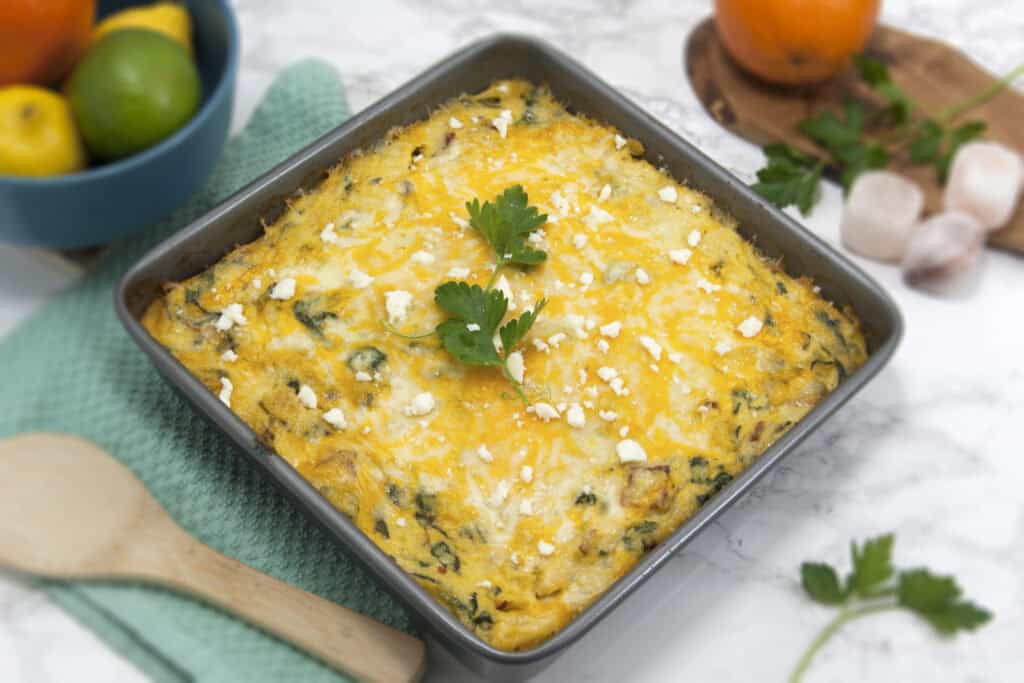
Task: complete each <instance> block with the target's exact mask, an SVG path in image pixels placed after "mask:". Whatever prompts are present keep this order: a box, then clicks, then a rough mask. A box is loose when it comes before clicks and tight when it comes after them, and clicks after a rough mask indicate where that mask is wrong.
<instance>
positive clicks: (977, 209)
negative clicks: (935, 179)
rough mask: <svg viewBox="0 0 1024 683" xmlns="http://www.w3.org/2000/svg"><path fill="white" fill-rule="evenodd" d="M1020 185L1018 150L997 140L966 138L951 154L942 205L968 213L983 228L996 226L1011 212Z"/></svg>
mask: <svg viewBox="0 0 1024 683" xmlns="http://www.w3.org/2000/svg"><path fill="white" fill-rule="evenodd" d="M1022 185H1024V161H1022V160H1021V157H1020V154H1018V153H1017V152H1016V151H1014V150H1012V149H1010V148H1009V147H1007V146H1005V145H1001V144H999V143H998V142H970V143H968V144H966V145H964V146H963V147H961V148H960V150H959V151H958V152H957V153H956V156H955V157H954V158H953V165H952V167H951V169H950V172H949V181H948V182H947V183H946V190H945V193H944V194H943V198H942V199H943V205H944V206H945V208H946V210H947V211H964V212H966V213H969V214H971V215H972V216H974V217H975V218H976V219H977V220H978V222H979V223H981V225H982V227H984V228H985V229H986V230H998V229H999V228H1001V227H1003V226H1004V225H1006V222H1007V221H1009V220H1010V216H1012V215H1013V211H1014V209H1015V208H1016V207H1017V200H1018V199H1019V198H1020V192H1021V186H1022Z"/></svg>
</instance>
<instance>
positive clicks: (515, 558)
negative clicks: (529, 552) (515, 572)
mask: <svg viewBox="0 0 1024 683" xmlns="http://www.w3.org/2000/svg"><path fill="white" fill-rule="evenodd" d="M509 559H511V560H512V564H515V565H518V564H519V553H512V555H510V556H509Z"/></svg>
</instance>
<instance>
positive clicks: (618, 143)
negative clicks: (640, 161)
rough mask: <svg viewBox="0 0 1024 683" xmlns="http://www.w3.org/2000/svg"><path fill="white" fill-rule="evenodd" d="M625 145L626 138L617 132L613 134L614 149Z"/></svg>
mask: <svg viewBox="0 0 1024 683" xmlns="http://www.w3.org/2000/svg"><path fill="white" fill-rule="evenodd" d="M625 146H626V138H624V137H622V136H621V135H619V134H618V133H616V134H615V149H622V148H623V147H625Z"/></svg>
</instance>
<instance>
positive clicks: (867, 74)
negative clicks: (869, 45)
mask: <svg viewBox="0 0 1024 683" xmlns="http://www.w3.org/2000/svg"><path fill="white" fill-rule="evenodd" d="M853 63H854V65H855V66H856V67H857V71H858V73H859V74H860V77H861V80H863V81H864V82H865V83H867V84H868V85H869V86H871V87H872V88H874V89H875V90H876V91H877V92H878V94H880V95H882V96H883V97H884V98H885V99H887V100H888V101H889V104H888V106H887V107H886V108H885V109H883V110H882V114H883V115H884V116H885V117H886V118H887V119H888V120H889V121H890V122H891V123H893V124H895V125H903V124H905V123H907V122H908V121H909V120H910V115H911V112H913V109H914V104H913V102H911V101H910V98H908V97H907V95H906V93H904V92H903V90H901V89H900V87H899V86H897V85H896V84H895V83H893V82H892V78H891V77H890V75H889V67H888V66H886V65H885V64H884V63H883V62H880V61H879V60H877V59H875V58H873V57H868V56H867V55H863V54H860V55H854V57H853Z"/></svg>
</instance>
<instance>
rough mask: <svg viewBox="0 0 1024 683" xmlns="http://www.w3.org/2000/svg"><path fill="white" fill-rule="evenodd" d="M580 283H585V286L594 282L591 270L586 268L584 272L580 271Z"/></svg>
mask: <svg viewBox="0 0 1024 683" xmlns="http://www.w3.org/2000/svg"><path fill="white" fill-rule="evenodd" d="M580 284H581V285H583V286H584V287H589V286H590V285H592V284H594V274H593V273H591V272H590V271H589V270H585V271H583V272H582V273H580Z"/></svg>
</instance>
